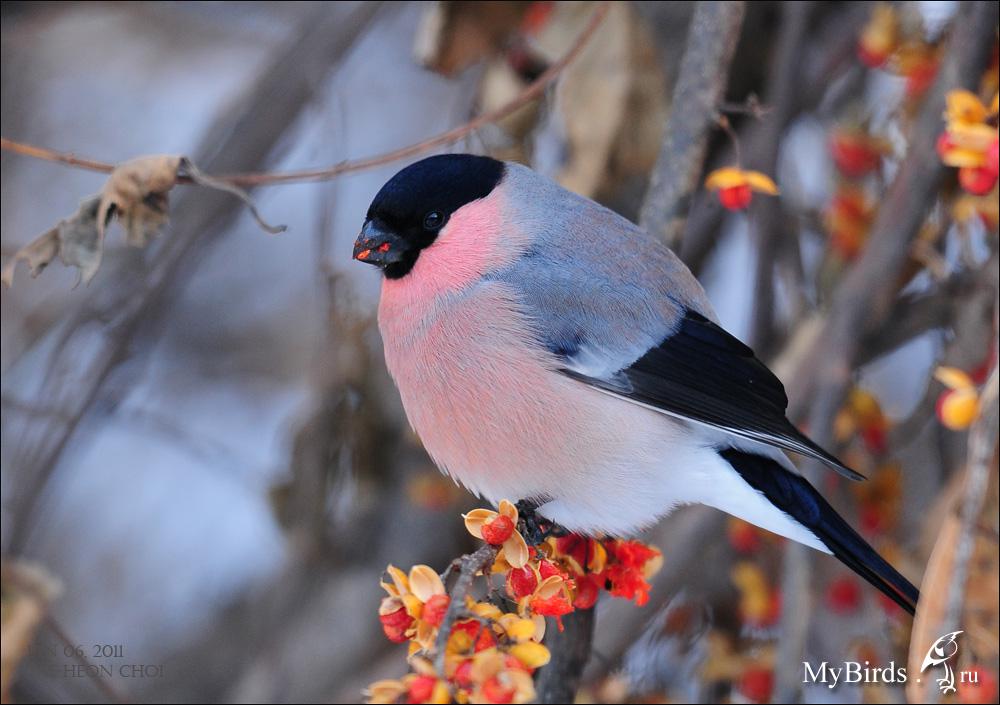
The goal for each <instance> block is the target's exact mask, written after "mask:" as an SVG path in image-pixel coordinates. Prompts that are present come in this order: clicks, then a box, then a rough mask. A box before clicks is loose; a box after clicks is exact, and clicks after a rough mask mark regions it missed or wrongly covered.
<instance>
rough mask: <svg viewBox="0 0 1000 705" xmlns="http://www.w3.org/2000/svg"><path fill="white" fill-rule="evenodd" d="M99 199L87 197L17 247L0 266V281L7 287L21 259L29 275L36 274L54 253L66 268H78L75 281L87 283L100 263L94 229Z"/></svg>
mask: <svg viewBox="0 0 1000 705" xmlns="http://www.w3.org/2000/svg"><path fill="white" fill-rule="evenodd" d="M100 202H101V197H100V196H91V197H90V198H88V199H87V200H85V201H83V203H81V204H80V208H79V209H78V210H77V212H76V213H74V214H73V215H71V216H70V217H68V218H65V219H63V220H61V221H59V223H58V224H57V225H56V226H55V227H54V228H52V229H51V230H49V231H47V232H45V233H44V234H42V235H41V236H39V237H38V238H36V239H34V240H32V241H31V242H29V243H28V244H27V245H25V246H24V247H22V248H21V249H20V250H18V251H17V252H16V253H15V254H14V256H13V257H12V258H11V259H10V261H9V262H8V263H7V264H6V265H4V268H3V270H2V272H0V280H2V281H3V283H4V284H5V285H7V286H8V287H9V286H10V285H11V283H12V282H13V279H14V269H15V268H16V267H17V263H18V261H21V260H23V261H25V262H27V264H28V266H29V267H30V268H31V276H32V277H37V276H38V274H39V273H40V272H41V271H42V270H43V269H45V267H47V266H48V264H49V263H50V262H52V260H54V259H55V258H56V256H57V255H58V257H59V259H60V260H62V263H63V264H65V265H66V266H67V267H78V268H79V269H80V277H79V279H77V283H79V282H80V281H81V280H82V281H83V282H85V283H86V282H89V281H90V280H91V279H92V278H93V276H94V274H96V273H97V270H98V268H99V267H100V266H101V249H102V248H101V244H100V239H101V238H100V235H99V234H98V231H97V211H98V206H99V205H100Z"/></svg>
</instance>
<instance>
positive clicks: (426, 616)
mask: <svg viewBox="0 0 1000 705" xmlns="http://www.w3.org/2000/svg"><path fill="white" fill-rule="evenodd" d="M450 603H451V598H450V597H448V596H447V595H431V599H429V600H427V602H426V603H424V613H423V620H424V621H425V622H427V623H428V624H429V625H431V626H432V627H440V626H441V622H443V621H444V615H445V613H446V612H447V611H448V605H449V604H450Z"/></svg>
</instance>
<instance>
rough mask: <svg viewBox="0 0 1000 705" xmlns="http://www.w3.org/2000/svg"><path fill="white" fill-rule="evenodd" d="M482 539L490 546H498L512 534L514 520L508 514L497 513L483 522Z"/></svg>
mask: <svg viewBox="0 0 1000 705" xmlns="http://www.w3.org/2000/svg"><path fill="white" fill-rule="evenodd" d="M482 532H483V540H484V541H485V542H486V543H488V544H490V545H491V546H499V545H500V544H502V543H503V542H504V541H506V540H507V539H509V538H510V537H511V536H512V535H513V534H514V522H513V521H512V520H511V518H510V517H509V516H506V515H504V514H497V515H496V516H495V517H493V519H491V520H490V521H488V522H486V523H485V524H483V529H482Z"/></svg>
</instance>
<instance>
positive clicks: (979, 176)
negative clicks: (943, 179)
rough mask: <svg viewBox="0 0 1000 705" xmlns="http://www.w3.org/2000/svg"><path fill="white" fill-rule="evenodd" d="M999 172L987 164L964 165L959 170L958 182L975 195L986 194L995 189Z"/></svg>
mask: <svg viewBox="0 0 1000 705" xmlns="http://www.w3.org/2000/svg"><path fill="white" fill-rule="evenodd" d="M996 182H997V172H995V171H991V170H990V168H989V167H985V166H963V167H962V168H961V169H959V170H958V183H959V184H960V185H961V186H962V188H963V189H965V190H966V191H968V192H969V193H971V194H972V195H973V196H985V195H986V194H988V193H989V192H990V191H992V190H993V186H994V185H995V184H996Z"/></svg>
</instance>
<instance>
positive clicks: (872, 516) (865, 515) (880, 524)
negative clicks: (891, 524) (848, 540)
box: [860, 502, 886, 536]
mask: <svg viewBox="0 0 1000 705" xmlns="http://www.w3.org/2000/svg"><path fill="white" fill-rule="evenodd" d="M882 515H883V512H882V510H881V508H879V506H878V504H875V503H874V502H870V503H867V504H865V505H864V506H863V507H861V512H860V520H861V522H860V523H861V530H862V531H863V532H864V533H866V534H868V535H869V536H871V535H874V534H880V533H882V532H883V531H885V529H886V522H885V520H884V518H883V516H882Z"/></svg>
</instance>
